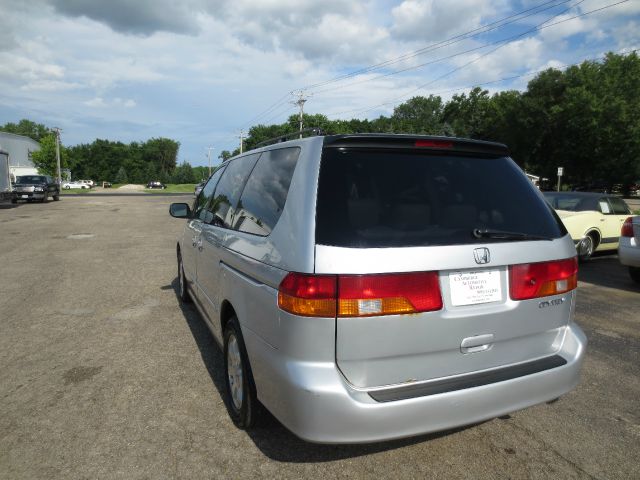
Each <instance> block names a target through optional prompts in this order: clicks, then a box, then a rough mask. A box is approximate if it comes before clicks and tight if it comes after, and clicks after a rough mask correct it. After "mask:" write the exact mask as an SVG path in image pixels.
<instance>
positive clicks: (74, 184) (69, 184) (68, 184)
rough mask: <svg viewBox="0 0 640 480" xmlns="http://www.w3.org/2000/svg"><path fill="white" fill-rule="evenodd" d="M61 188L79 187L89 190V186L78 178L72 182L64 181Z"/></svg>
mask: <svg viewBox="0 0 640 480" xmlns="http://www.w3.org/2000/svg"><path fill="white" fill-rule="evenodd" d="M62 188H63V189H64V190H71V189H72V188H81V189H83V190H84V189H86V190H89V189H90V188H91V187H90V186H89V185H87V184H86V183H83V182H81V181H80V180H75V181H73V182H64V183H63V184H62Z"/></svg>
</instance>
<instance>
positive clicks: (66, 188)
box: [63, 185, 71, 190]
mask: <svg viewBox="0 0 640 480" xmlns="http://www.w3.org/2000/svg"><path fill="white" fill-rule="evenodd" d="M63 188H64V189H65V190H71V187H70V186H69V185H65V186H64V187H63Z"/></svg>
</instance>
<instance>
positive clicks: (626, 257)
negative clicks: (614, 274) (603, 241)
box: [618, 237, 640, 267]
mask: <svg viewBox="0 0 640 480" xmlns="http://www.w3.org/2000/svg"><path fill="white" fill-rule="evenodd" d="M618 257H619V258H620V263H621V264H622V265H627V266H629V267H640V245H638V242H636V239H635V238H634V237H620V245H618Z"/></svg>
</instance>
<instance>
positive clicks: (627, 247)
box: [618, 216, 640, 283]
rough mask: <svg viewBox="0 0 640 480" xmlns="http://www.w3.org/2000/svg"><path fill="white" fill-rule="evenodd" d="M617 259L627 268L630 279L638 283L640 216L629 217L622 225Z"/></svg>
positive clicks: (639, 278) (639, 277) (639, 269)
mask: <svg viewBox="0 0 640 480" xmlns="http://www.w3.org/2000/svg"><path fill="white" fill-rule="evenodd" d="M618 257H619V258H620V263H621V264H622V265H626V266H628V267H629V275H630V276H631V279H632V280H633V281H634V282H636V283H640V216H635V217H629V218H627V219H626V220H625V221H624V223H623V224H622V229H621V231H620V244H619V245H618Z"/></svg>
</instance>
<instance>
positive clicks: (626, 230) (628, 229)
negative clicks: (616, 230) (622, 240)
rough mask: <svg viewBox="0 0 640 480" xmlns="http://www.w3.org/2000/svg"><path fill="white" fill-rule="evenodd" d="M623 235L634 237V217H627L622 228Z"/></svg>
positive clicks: (621, 234) (621, 233)
mask: <svg viewBox="0 0 640 480" xmlns="http://www.w3.org/2000/svg"><path fill="white" fill-rule="evenodd" d="M620 236H621V237H633V217H629V218H627V219H626V220H625V221H624V223H623V224H622V228H621V229H620Z"/></svg>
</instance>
